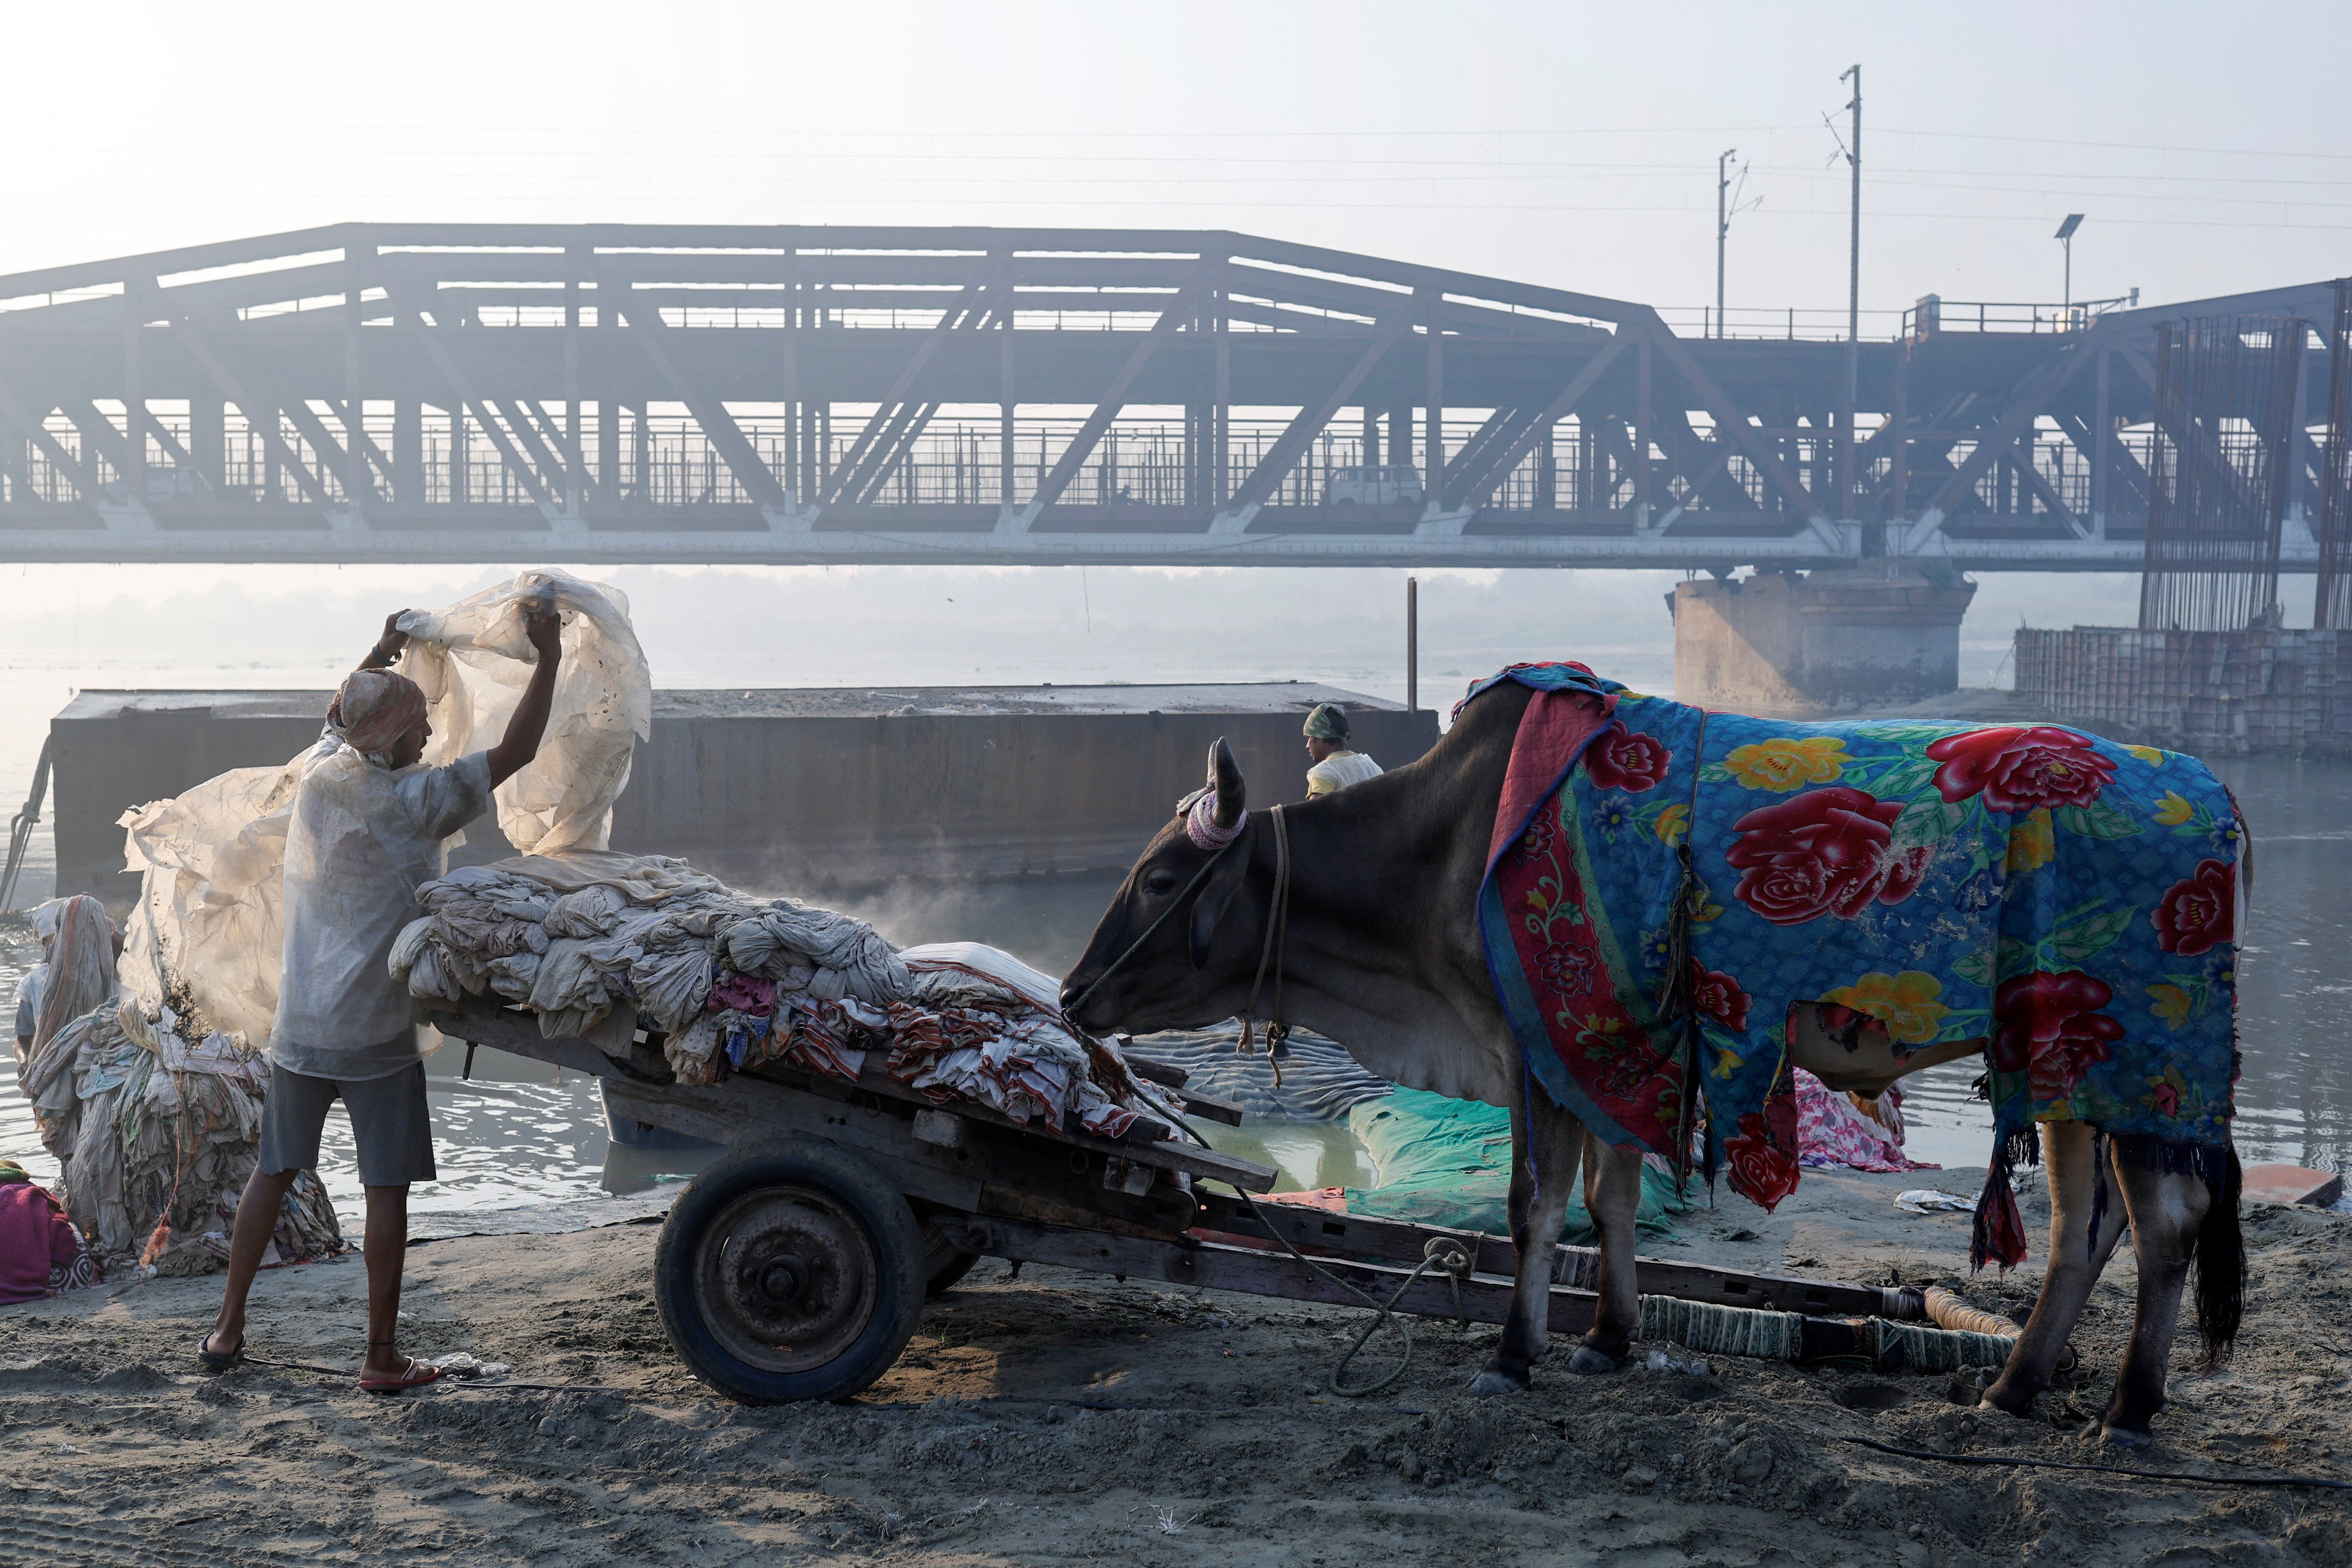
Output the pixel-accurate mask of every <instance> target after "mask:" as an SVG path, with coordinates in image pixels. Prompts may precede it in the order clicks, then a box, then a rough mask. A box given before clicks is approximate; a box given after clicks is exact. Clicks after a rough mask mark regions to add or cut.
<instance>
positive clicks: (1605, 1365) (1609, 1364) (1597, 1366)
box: [1568, 1345, 1619, 1377]
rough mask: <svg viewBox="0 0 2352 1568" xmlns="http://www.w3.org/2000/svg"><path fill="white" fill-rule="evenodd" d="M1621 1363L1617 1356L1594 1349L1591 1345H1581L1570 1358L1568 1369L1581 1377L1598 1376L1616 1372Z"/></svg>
mask: <svg viewBox="0 0 2352 1568" xmlns="http://www.w3.org/2000/svg"><path fill="white" fill-rule="evenodd" d="M1618 1365H1619V1363H1618V1360H1617V1358H1616V1357H1615V1356H1613V1355H1610V1354H1608V1353H1607V1352H1602V1351H1597V1350H1594V1349H1593V1348H1592V1347H1591V1345H1579V1346H1577V1347H1576V1353H1575V1354H1574V1355H1572V1356H1570V1357H1569V1358H1568V1370H1569V1371H1570V1372H1572V1373H1576V1374H1577V1375H1578V1376H1579V1377H1596V1376H1598V1375H1599V1374H1601V1373H1604V1372H1615V1371H1616V1370H1617V1368H1618Z"/></svg>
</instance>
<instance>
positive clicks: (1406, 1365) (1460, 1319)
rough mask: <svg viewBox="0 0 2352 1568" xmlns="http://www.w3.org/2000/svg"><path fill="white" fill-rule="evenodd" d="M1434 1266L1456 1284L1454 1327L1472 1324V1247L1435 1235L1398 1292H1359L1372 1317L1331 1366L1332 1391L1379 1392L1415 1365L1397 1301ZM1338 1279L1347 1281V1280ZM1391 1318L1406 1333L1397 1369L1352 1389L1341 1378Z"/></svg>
mask: <svg viewBox="0 0 2352 1568" xmlns="http://www.w3.org/2000/svg"><path fill="white" fill-rule="evenodd" d="M1250 1208H1251V1211H1252V1212H1253V1213H1255V1211H1256V1208H1257V1205H1255V1204H1252V1205H1250ZM1283 1245H1284V1246H1286V1247H1288V1246H1289V1243H1288V1242H1287V1241H1285V1242H1284V1243H1283ZM1290 1250H1291V1255H1292V1256H1293V1257H1296V1258H1298V1259H1299V1261H1300V1262H1302V1263H1307V1266H1308V1267H1309V1268H1314V1267H1315V1265H1314V1264H1313V1263H1312V1262H1311V1261H1310V1260H1309V1259H1307V1258H1306V1257H1305V1256H1304V1255H1303V1254H1301V1253H1300V1252H1299V1251H1298V1249H1297V1247H1291V1248H1290ZM1432 1268H1436V1269H1438V1270H1439V1271H1441V1272H1442V1273H1444V1276H1445V1279H1446V1283H1447V1284H1448V1285H1450V1286H1452V1287H1453V1289H1454V1327H1456V1328H1458V1329H1466V1328H1468V1327H1469V1326H1470V1318H1469V1314H1467V1313H1466V1312H1465V1311H1464V1310H1462V1281H1463V1280H1465V1279H1468V1278H1469V1276H1470V1252H1469V1249H1468V1248H1467V1247H1464V1246H1463V1245H1462V1244H1461V1243H1460V1242H1458V1241H1456V1240H1454V1238H1453V1237H1447V1236H1433V1237H1430V1238H1429V1241H1428V1243H1427V1244H1426V1245H1425V1246H1423V1247H1422V1249H1421V1261H1420V1262H1419V1263H1416V1264H1414V1265H1413V1266H1412V1273H1410V1274H1408V1275H1406V1276H1405V1277H1404V1282H1403V1283H1402V1284H1401V1285H1399V1286H1398V1287H1397V1288H1396V1293H1395V1294H1394V1295H1392V1296H1391V1297H1390V1298H1389V1299H1388V1300H1386V1301H1384V1302H1376V1301H1373V1300H1372V1299H1371V1298H1370V1296H1364V1293H1363V1292H1362V1291H1361V1290H1357V1291H1356V1294H1357V1295H1359V1296H1364V1300H1365V1303H1366V1304H1367V1305H1369V1306H1370V1307H1372V1308H1373V1314H1372V1319H1371V1321H1370V1322H1368V1323H1366V1324H1365V1325H1364V1326H1363V1328H1362V1329H1361V1330H1360V1331H1358V1332H1357V1334H1356V1340H1355V1342H1354V1343H1353V1344H1350V1345H1349V1347H1348V1350H1347V1353H1346V1354H1344V1355H1342V1356H1341V1357H1340V1358H1339V1363H1337V1364H1336V1365H1334V1366H1333V1367H1332V1368H1331V1375H1330V1376H1329V1377H1328V1379H1326V1380H1325V1384H1326V1386H1328V1388H1329V1389H1330V1390H1331V1392H1332V1393H1334V1394H1341V1395H1344V1396H1345V1397H1347V1398H1349V1399H1361V1398H1363V1397H1364V1396H1365V1395H1367V1394H1379V1393H1381V1392H1383V1391H1385V1390H1387V1389H1390V1388H1393V1387H1395V1386H1396V1384H1397V1382H1398V1380H1399V1379H1401V1378H1402V1377H1403V1376H1404V1374H1405V1373H1406V1371H1407V1370H1409V1369H1410V1368H1411V1367H1412V1323H1411V1322H1409V1321H1406V1320H1405V1319H1402V1318H1400V1317H1398V1316H1397V1315H1396V1307H1397V1303H1398V1302H1400V1301H1402V1300H1404V1293H1405V1292H1406V1291H1408V1290H1410V1289H1412V1287H1413V1284H1414V1282H1415V1281H1416V1280H1418V1279H1420V1278H1421V1277H1422V1276H1423V1274H1426V1273H1427V1272H1429V1270H1430V1269H1432ZM1317 1272H1318V1273H1321V1274H1323V1275H1324V1276H1325V1277H1326V1278H1327V1279H1338V1278H1339V1277H1338V1276H1337V1275H1334V1274H1331V1273H1330V1272H1329V1271H1328V1270H1327V1269H1319V1268H1318V1270H1317ZM1339 1282H1340V1283H1341V1284H1346V1283H1347V1281H1345V1280H1340V1281H1339ZM1348 1288H1349V1289H1351V1290H1353V1289H1355V1287H1354V1286H1352V1285H1350V1286H1349V1287H1348ZM1391 1321H1392V1322H1394V1323H1395V1324H1396V1326H1397V1331H1398V1332H1399V1333H1401V1334H1402V1335H1403V1336H1404V1354H1403V1355H1402V1357H1401V1358H1399V1360H1398V1362H1397V1363H1396V1366H1395V1368H1394V1370H1392V1371H1391V1372H1390V1373H1389V1374H1388V1375H1387V1376H1386V1377H1384V1378H1382V1379H1381V1380H1380V1381H1379V1382H1378V1383H1368V1384H1364V1385H1362V1386H1361V1387H1360V1388H1349V1386H1347V1384H1344V1383H1342V1382H1341V1381H1340V1379H1341V1378H1342V1377H1344V1376H1345V1375H1346V1373H1347V1371H1348V1363H1349V1362H1351V1361H1354V1360H1355V1359H1356V1352H1359V1351H1360V1350H1362V1349H1363V1348H1364V1346H1365V1345H1366V1344H1367V1343H1368V1342H1370V1340H1371V1337H1372V1336H1373V1335H1374V1334H1376V1333H1378V1332H1380V1331H1381V1325H1382V1324H1384V1323H1388V1322H1391Z"/></svg>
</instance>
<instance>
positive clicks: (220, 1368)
mask: <svg viewBox="0 0 2352 1568" xmlns="http://www.w3.org/2000/svg"><path fill="white" fill-rule="evenodd" d="M212 1342H213V1331H212V1330H210V1329H206V1330H205V1331H204V1332H203V1333H201V1334H199V1335H197V1336H196V1359H197V1360H198V1361H200V1362H202V1363H204V1365H205V1371H207V1372H226V1371H227V1370H228V1369H229V1368H231V1367H233V1366H235V1365H236V1364H237V1363H240V1362H242V1361H244V1360H245V1342H244V1341H243V1340H239V1341H237V1342H236V1349H235V1350H233V1351H216V1350H214V1349H213V1348H212Z"/></svg>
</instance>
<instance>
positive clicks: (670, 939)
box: [391, 850, 1181, 1138]
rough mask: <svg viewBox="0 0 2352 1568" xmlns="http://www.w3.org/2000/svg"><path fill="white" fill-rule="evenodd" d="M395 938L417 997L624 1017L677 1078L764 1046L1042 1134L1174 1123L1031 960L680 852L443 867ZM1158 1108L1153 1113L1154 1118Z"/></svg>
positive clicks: (617, 1032)
mask: <svg viewBox="0 0 2352 1568" xmlns="http://www.w3.org/2000/svg"><path fill="white" fill-rule="evenodd" d="M416 897H417V902H418V903H419V904H420V905H421V906H422V907H423V908H424V910H425V911H426V912H425V915H424V916H422V917H421V918H419V919H418V920H416V921H413V922H411V923H410V925H409V926H408V928H407V929H406V930H405V931H403V932H402V933H401V936H400V940H399V942H397V943H396V944H395V945H394V949H393V953H392V959H391V965H392V972H393V973H394V976H395V977H396V978H398V979H399V980H401V981H402V982H403V983H404V984H406V985H407V987H408V989H409V991H410V993H411V994H414V995H415V996H418V997H421V998H425V999H426V1000H428V1001H435V1002H441V1003H447V1004H453V1005H462V1004H464V1003H466V1002H467V1000H468V999H471V998H481V997H496V998H499V1000H501V1001H502V1002H505V1003H509V1004H513V1005H519V1006H521V1007H524V1008H526V1009H528V1010H530V1012H532V1013H535V1014H536V1015H538V1017H539V1026H540V1029H541V1034H542V1035H544V1036H546V1037H550V1038H552V1037H558V1036H564V1035H577V1036H584V1037H588V1038H590V1039H592V1040H595V1041H596V1042H597V1043H598V1044H599V1045H601V1046H603V1047H604V1048H605V1049H606V1050H607V1051H608V1052H610V1053H611V1054H614V1055H615V1056H620V1055H625V1053H626V1051H627V1049H628V1047H629V1045H630V1043H631V1041H632V1040H633V1038H634V1037H635V1030H636V1028H637V1026H639V1024H640V1023H642V1025H643V1026H644V1027H646V1029H647V1030H648V1031H653V1032H658V1033H659V1034H660V1035H661V1036H662V1037H663V1039H662V1049H663V1052H664V1054H665V1055H666V1057H667V1058H668V1061H669V1065H670V1069H671V1071H672V1072H674V1073H675V1074H676V1075H677V1079H678V1081H679V1082H681V1083H687V1084H711V1083H719V1082H721V1081H723V1080H724V1079H726V1078H727V1077H728V1076H729V1075H730V1073H734V1072H740V1071H743V1070H746V1069H749V1068H756V1067H759V1066H761V1065H762V1064H765V1063H769V1062H780V1063H782V1064H785V1065H787V1066H791V1067H795V1068H803V1069H805V1070H808V1071H812V1072H818V1073H824V1074H828V1075H830V1076H832V1077H835V1078H843V1079H855V1078H857V1077H858V1076H860V1075H861V1074H863V1073H865V1072H866V1071H868V1070H869V1069H870V1068H877V1067H878V1068H880V1069H881V1070H884V1071H887V1073H889V1075H890V1076H891V1077H893V1078H895V1079H898V1080H899V1081H900V1082H902V1083H905V1084H908V1085H909V1086H911V1087H913V1088H915V1089H919V1090H921V1091H922V1092H923V1093H924V1094H925V1095H927V1096H928V1097H929V1099H930V1100H933V1101H934V1102H935V1103H938V1104H941V1105H947V1104H951V1103H954V1102H958V1101H962V1102H965V1103H974V1104H980V1105H984V1106H987V1107H989V1108H991V1109H992V1110H997V1111H1000V1112H1002V1113H1003V1114H1004V1115H1005V1116H1007V1117H1009V1118H1011V1119H1012V1120H1013V1121H1018V1122H1022V1123H1024V1124H1026V1123H1029V1122H1032V1121H1035V1122H1041V1123H1043V1124H1044V1125H1045V1127H1046V1128H1047V1129H1048V1130H1050V1131H1055V1132H1061V1131H1086V1132H1090V1133H1094V1134H1096V1135H1097V1136H1100V1137H1107V1138H1118V1137H1120V1136H1122V1135H1126V1134H1129V1131H1130V1130H1131V1129H1134V1128H1135V1125H1136V1123H1137V1122H1138V1121H1139V1120H1140V1121H1144V1122H1145V1123H1146V1126H1145V1127H1144V1129H1143V1130H1142V1131H1143V1135H1144V1136H1147V1137H1149V1136H1150V1134H1152V1133H1153V1132H1157V1133H1158V1135H1159V1136H1160V1137H1161V1138H1170V1137H1174V1136H1176V1130H1175V1128H1176V1122H1177V1121H1178V1120H1179V1118H1180V1117H1181V1110H1180V1109H1179V1107H1178V1105H1177V1103H1176V1102H1175V1101H1174V1100H1173V1099H1172V1098H1171V1097H1170V1096H1169V1095H1167V1094H1166V1093H1165V1092H1164V1091H1163V1090H1161V1089H1159V1088H1158V1086H1156V1085H1153V1084H1151V1083H1150V1082H1148V1081H1146V1080H1144V1079H1140V1078H1139V1077H1138V1076H1137V1075H1136V1074H1134V1073H1133V1072H1131V1071H1130V1070H1129V1068H1128V1066H1127V1063H1126V1062H1125V1060H1124V1059H1123V1058H1121V1057H1120V1056H1119V1054H1118V1049H1117V1047H1114V1046H1112V1045H1110V1044H1108V1043H1107V1042H1103V1041H1098V1040H1095V1039H1092V1038H1090V1037H1087V1035H1086V1034H1085V1033H1083V1032H1082V1031H1080V1030H1078V1029H1076V1028H1075V1027H1074V1026H1072V1025H1071V1024H1070V1023H1069V1021H1068V1020H1067V1019H1066V1018H1065V1017H1063V1016H1062V1014H1061V1011H1060V1009H1059V1007H1058V1006H1057V1005H1055V990H1056V987H1055V983H1054V981H1053V980H1052V979H1051V978H1049V977H1048V976H1046V975H1045V974H1043V973H1039V972H1038V971H1036V970H1034V969H1032V968H1030V967H1029V966H1028V965H1027V964H1024V963H1022V962H1021V961H1020V960H1018V959H1016V958H1014V957H1013V955H1012V954H1010V953H1007V952H1001V951H999V950H998V949H995V948H991V947H983V946H982V945H980V944H978V943H974V942H947V943H940V944H936V945H932V946H928V947H914V948H907V949H903V950H902V949H899V948H898V947H894V946H893V945H892V944H891V943H890V942H888V941H887V940H886V939H885V938H884V937H883V936H882V935H881V933H879V932H878V931H875V929H874V928H873V927H872V926H870V925H868V924H866V922H865V921H861V920H858V919H856V918H855V917H853V916H850V915H845V914H840V913H837V912H835V911H834V910H825V909H819V908H816V907H814V906H813V905H809V904H803V903H802V902H800V901H798V900H793V899H764V900H763V899H757V898H753V897H751V896H750V895H749V894H745V893H740V892H738V891H736V890H735V889H731V888H729V887H727V886H726V885H725V884H723V883H721V882H720V881H719V879H716V878H714V877H711V876H709V875H708V874H706V873H703V872H700V871H697V870H695V869H694V868H692V867H690V866H688V865H687V864H686V862H684V861H682V860H675V859H670V858H666V857H661V856H644V857H640V856H629V855H622V854H618V853H615V852H613V851H610V850H584V851H577V852H573V853H571V854H566V855H562V856H537V855H533V856H522V857H519V858H513V859H508V860H501V861H497V862H495V863H493V864H490V865H488V866H469V867H466V868H461V869H459V870H456V871H452V872H450V873H449V874H448V875H447V876H446V877H443V878H441V879H438V880H436V881H432V882H427V883H425V885H424V886H423V887H422V888H420V889H417V894H416ZM1155 1124H1156V1125H1155Z"/></svg>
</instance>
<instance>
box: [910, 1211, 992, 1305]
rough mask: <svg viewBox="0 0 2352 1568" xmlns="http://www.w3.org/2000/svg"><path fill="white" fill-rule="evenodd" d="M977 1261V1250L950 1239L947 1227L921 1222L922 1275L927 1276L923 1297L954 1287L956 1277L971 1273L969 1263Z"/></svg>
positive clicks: (940, 1294) (941, 1293) (945, 1292)
mask: <svg viewBox="0 0 2352 1568" xmlns="http://www.w3.org/2000/svg"><path fill="white" fill-rule="evenodd" d="M979 1261H980V1254H979V1253H977V1252H966V1251H965V1250H964V1249H963V1248H962V1247H959V1246H957V1245H956V1244H955V1243H954V1242H953V1241H951V1240H950V1239H949V1238H948V1233H947V1232H946V1230H945V1229H943V1228H941V1227H940V1226H938V1225H936V1224H933V1225H926V1226H923V1277H924V1279H925V1280H926V1283H925V1284H924V1286H923V1294H924V1296H925V1297H926V1298H935V1297H940V1296H944V1295H946V1294H947V1293H948V1292H949V1291H950V1290H952V1289H955V1288H956V1281H958V1280H960V1279H962V1278H963V1277H964V1276H965V1275H967V1274H969V1273H971V1266H972V1265H973V1264H975V1263H977V1262H979Z"/></svg>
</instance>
